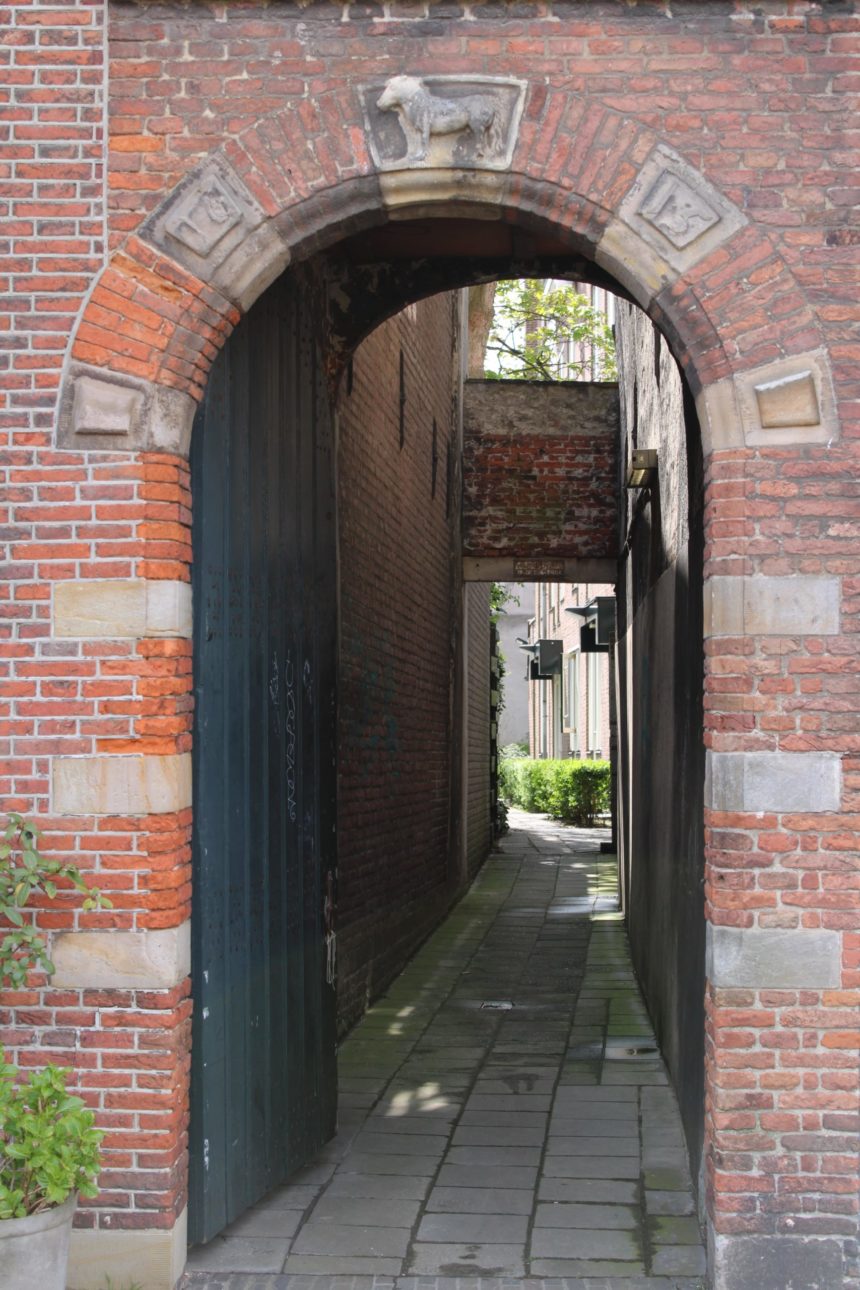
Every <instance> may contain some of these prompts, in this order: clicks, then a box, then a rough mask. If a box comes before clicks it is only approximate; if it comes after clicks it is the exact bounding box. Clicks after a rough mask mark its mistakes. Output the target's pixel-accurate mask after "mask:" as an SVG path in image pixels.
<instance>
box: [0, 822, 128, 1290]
mask: <svg viewBox="0 0 860 1290" xmlns="http://www.w3.org/2000/svg"><path fill="white" fill-rule="evenodd" d="M38 838H39V832H38V830H37V829H35V828H34V827H33V825H32V824H30V823H28V822H27V821H26V820H24V819H23V818H22V817H21V816H20V815H17V814H13V815H10V816H9V819H8V824H7V826H6V829H5V833H4V835H3V841H2V843H0V922H2V923H3V924H5V930H4V931H2V932H0V991H2V989H3V987H4V986H5V987H7V988H8V987H10V986H11V987H12V988H18V987H20V986H23V985H24V984H25V983H26V980H27V974H28V972H29V971H30V970H31V969H33V968H41V969H42V970H43V971H45V972H47V973H51V972H52V971H53V970H54V969H53V964H52V963H51V961H50V959H49V957H48V952H47V946H46V944H45V941H44V939H43V937H42V936H41V935H40V934H39V932H38V930H37V928H36V927H35V926H34V924H33V922H32V920H31V919H30V918H29V917H27V916H26V915H25V914H24V913H23V912H22V911H23V910H25V909H26V907H27V905H28V903H29V902H30V900H31V898H32V896H33V895H34V894H40V895H43V896H47V897H48V898H49V899H53V898H54V897H55V896H56V895H57V893H58V890H59V889H58V886H57V883H58V881H59V882H62V881H63V880H66V881H67V882H69V883H71V885H72V887H73V888H75V889H76V890H78V891H81V892H84V893H86V898H85V900H84V908H85V909H94V908H100V907H109V906H110V901H108V900H106V899H105V898H104V897H103V896H102V895H101V893H100V892H99V891H97V890H95V889H92V888H90V887H88V886H87V884H86V883H85V882H84V879H83V877H82V876H81V874H80V872H79V870H78V869H77V868H76V867H75V866H74V865H71V864H67V863H64V862H62V861H59V860H52V859H49V858H47V857H45V856H43V855H40V853H39V851H38V849H37V841H38ZM0 997H2V996H0ZM70 1074H71V1072H70V1071H69V1070H66V1069H63V1068H60V1067H57V1066H51V1065H49V1066H46V1067H45V1068H44V1069H43V1070H34V1071H32V1072H30V1073H28V1074H26V1075H23V1074H22V1073H21V1072H19V1071H18V1070H17V1069H16V1068H15V1067H14V1066H12V1065H10V1064H9V1063H7V1062H6V1059H5V1053H4V1050H3V1048H2V1046H0V1290H64V1287H65V1283H66V1260H67V1258H68V1252H69V1240H70V1237H71V1230H72V1219H73V1217H74V1212H75V1205H76V1204H77V1197H78V1193H81V1194H82V1195H84V1196H95V1195H96V1194H97V1188H96V1186H95V1179H96V1178H97V1176H98V1172H99V1143H100V1142H101V1138H102V1135H101V1133H100V1132H99V1131H98V1129H96V1128H95V1127H94V1119H95V1117H94V1115H93V1113H92V1111H90V1110H88V1109H87V1108H86V1106H85V1105H84V1103H83V1101H82V1099H81V1098H79V1097H75V1096H73V1095H72V1094H70V1093H69V1092H68V1089H67V1081H68V1078H69V1076H70Z"/></svg>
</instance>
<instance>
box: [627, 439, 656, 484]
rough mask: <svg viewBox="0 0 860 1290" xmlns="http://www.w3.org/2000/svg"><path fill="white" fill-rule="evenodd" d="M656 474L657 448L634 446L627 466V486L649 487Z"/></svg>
mask: <svg viewBox="0 0 860 1290" xmlns="http://www.w3.org/2000/svg"><path fill="white" fill-rule="evenodd" d="M656 476H657V449H656V448H634V449H633V451H632V452H631V454H630V464H629V466H628V467H627V479H626V480H625V486H626V487H627V488H650V487H651V485H652V484H653V483H654V480H655V478H656Z"/></svg>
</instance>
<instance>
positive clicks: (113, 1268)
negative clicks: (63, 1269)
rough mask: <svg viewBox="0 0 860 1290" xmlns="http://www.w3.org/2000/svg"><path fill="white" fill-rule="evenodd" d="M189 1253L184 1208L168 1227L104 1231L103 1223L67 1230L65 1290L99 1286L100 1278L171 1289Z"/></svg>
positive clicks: (120, 1283)
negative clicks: (98, 1225)
mask: <svg viewBox="0 0 860 1290" xmlns="http://www.w3.org/2000/svg"><path fill="white" fill-rule="evenodd" d="M187 1256H188V1211H187V1210H183V1211H182V1213H181V1214H180V1215H179V1218H177V1220H176V1222H175V1223H174V1225H173V1227H171V1228H166V1229H165V1228H153V1229H151V1230H149V1231H146V1230H138V1229H136V1228H135V1229H132V1230H128V1231H125V1230H118V1231H108V1230H106V1229H105V1228H103V1227H99V1228H90V1229H80V1230H76V1231H73V1232H72V1245H71V1250H70V1252H69V1266H68V1272H67V1274H66V1285H67V1287H68V1290H104V1287H105V1277H106V1276H107V1277H110V1279H111V1283H112V1284H113V1285H115V1286H117V1287H120V1286H124V1285H126V1284H130V1283H134V1285H135V1286H140V1290H174V1287H175V1286H176V1284H177V1282H178V1281H179V1279H180V1277H181V1276H182V1273H183V1270H184V1268H185V1260H186V1258H187Z"/></svg>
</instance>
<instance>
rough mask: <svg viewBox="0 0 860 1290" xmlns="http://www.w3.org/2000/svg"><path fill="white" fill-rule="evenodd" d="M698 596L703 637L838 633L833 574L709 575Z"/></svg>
mask: <svg viewBox="0 0 860 1290" xmlns="http://www.w3.org/2000/svg"><path fill="white" fill-rule="evenodd" d="M704 595H705V624H704V627H705V636H706V637H711V636H744V635H748V636H833V635H836V634H837V633H838V632H839V606H840V601H841V583H840V579H839V578H835V577H827V576H822V577H819V576H818V575H806V576H793V575H792V576H791V577H786V578H771V577H763V576H755V577H717V578H709V579H708V580H707V582H706V583H705V592H704Z"/></svg>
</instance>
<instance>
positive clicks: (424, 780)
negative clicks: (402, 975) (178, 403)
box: [337, 294, 489, 1028]
mask: <svg viewBox="0 0 860 1290" xmlns="http://www.w3.org/2000/svg"><path fill="white" fill-rule="evenodd" d="M458 309H459V297H458V296H457V295H456V294H453V295H441V296H436V297H433V298H432V299H430V300H426V301H422V302H420V303H419V304H416V305H412V306H410V307H409V308H407V309H406V310H404V311H403V312H402V313H400V314H398V315H397V317H396V318H394V319H392V320H391V321H390V322H387V323H385V324H383V325H382V326H381V327H380V328H379V329H378V330H377V331H376V332H374V333H373V335H372V336H371V337H370V338H369V339H368V340H366V341H365V342H364V344H363V345H361V347H360V348H359V349H358V351H357V352H356V354H355V357H354V359H353V364H352V377H351V392H350V382H349V381H347V382H346V386H345V390H344V392H343V393H342V396H341V399H340V405H339V460H338V466H339V481H338V486H339V504H340V585H341V657H340V707H339V711H340V781H339V803H338V831H339V880H338V920H337V921H338V958H339V966H338V1010H339V1020H340V1025H341V1027H342V1028H347V1027H348V1026H350V1025H352V1024H353V1023H354V1022H355V1021H356V1020H357V1018H358V1017H359V1016H360V1015H361V1012H362V1011H363V1009H364V1008H365V1006H366V1005H367V1002H368V1000H369V999H371V998H374V997H376V996H377V995H378V994H379V993H380V992H381V991H382V990H383V989H384V987H385V985H386V984H387V983H388V982H389V981H390V980H391V978H392V976H393V975H394V974H395V973H396V972H397V971H398V969H399V968H400V967H401V966H402V965H403V963H404V962H405V960H406V959H407V958H408V957H409V956H410V954H411V953H413V952H414V950H415V949H416V948H417V946H418V945H419V944H420V943H421V941H422V940H423V939H424V938H425V937H426V936H427V934H428V932H429V931H430V929H431V928H432V927H433V925H434V923H435V922H436V921H437V920H438V919H439V917H440V916H441V914H442V913H443V912H444V911H445V910H446V909H447V908H448V905H449V904H450V901H451V899H452V898H453V895H454V894H455V892H456V891H457V889H458V885H459V881H460V863H459V858H458V857H457V856H456V855H455V854H454V853H453V848H454V847H455V845H456V839H457V837H458V820H457V817H458V812H459V811H460V810H461V809H462V808H461V794H460V790H459V786H458V785H457V783H456V781H455V780H454V778H453V776H454V766H455V763H456V759H455V756H454V754H455V749H456V747H457V745H458V744H459V743H461V741H463V740H465V739H467V738H468V739H469V741H470V744H471V741H472V738H473V736H472V734H471V729H472V725H473V719H472V709H471V706H470V709H469V719H468V721H467V724H466V727H465V729H464V727H463V724H462V717H461V714H460V713H459V712H455V710H454V690H453V687H454V681H455V671H454V669H455V667H456V666H457V665H458V659H457V650H458V647H459V646H458V642H459V640H460V637H461V631H462V627H461V623H460V616H461V610H460V590H459V570H458V565H459V558H458V555H457V552H458V547H459V529H460V504H459V469H457V470H456V471H455V470H454V469H453V465H454V461H455V458H456V456H457V453H458V447H457V443H458V437H459V415H458V404H459V393H458V382H459V350H458V346H459V315H458ZM401 353H402V354H403V363H404V366H403V387H402V388H403V395H404V400H405V401H404V403H403V444H402V446H401V444H400V420H401V403H400V395H401V383H400V355H401ZM434 423H435V429H434ZM434 460H435V465H434ZM449 463H450V464H449ZM481 594H482V596H483V600H482V604H483V610H484V619H485V627H484V634H485V635H486V636H487V640H488V639H489V606H488V604H487V596H486V591H485V590H483V589H482V593H481ZM481 594H479V596H478V599H479V601H481ZM470 603H471V602H470ZM470 630H474V631H475V632H476V633H480V630H481V629H480V623H479V622H477V621H476V622H475V624H474V627H473V628H471V629H470ZM470 639H471V637H470ZM488 650H489V645H487V648H486V650H485V651H484V654H483V656H479V657H478V658H477V659H476V660H474V662H475V667H476V673H477V674H476V676H475V684H476V686H477V687H480V688H482V690H483V692H484V708H485V709H487V708H488V704H489V695H488V689H487V676H488V672H489V654H488ZM470 661H471V651H470ZM482 677H483V686H482V687H481V679H482ZM487 721H488V713H487V711H484V713H483V733H484V736H485V742H486V740H487V739H488V735H487V734H486V725H487ZM485 760H486V758H485ZM478 806H480V807H481V808H482V817H481V815H480V813H478V814H476V811H478ZM488 825H489V799H488V793H487V794H485V796H484V800H483V802H481V803H480V804H474V803H472V802H471V801H470V803H469V837H470V847H469V854H470V859H471V861H472V863H473V865H474V867H477V865H478V864H480V862H481V861H482V860H483V859H484V857H485V856H486V854H487V849H488V846H489V839H488Z"/></svg>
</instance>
